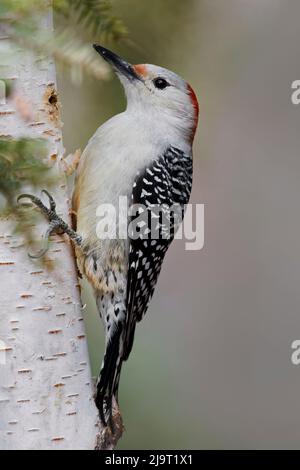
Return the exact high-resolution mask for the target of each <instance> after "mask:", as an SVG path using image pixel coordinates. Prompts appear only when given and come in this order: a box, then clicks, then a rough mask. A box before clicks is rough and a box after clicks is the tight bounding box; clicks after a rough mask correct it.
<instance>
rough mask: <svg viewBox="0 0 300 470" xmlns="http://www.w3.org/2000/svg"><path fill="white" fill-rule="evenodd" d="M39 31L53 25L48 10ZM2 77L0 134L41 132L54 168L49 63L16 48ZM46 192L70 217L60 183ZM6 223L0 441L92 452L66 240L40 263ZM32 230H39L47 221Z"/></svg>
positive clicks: (85, 364)
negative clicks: (8, 89) (7, 87)
mask: <svg viewBox="0 0 300 470" xmlns="http://www.w3.org/2000/svg"><path fill="white" fill-rule="evenodd" d="M41 28H43V29H52V14H51V11H49V13H48V14H46V15H45V17H44V18H43V19H42V21H41ZM2 40H6V39H4V38H2ZM9 75H10V76H9V77H7V78H10V79H13V80H14V82H15V84H16V95H17V99H15V103H17V106H12V104H11V103H7V104H5V105H1V106H0V135H1V136H2V137H3V136H12V137H13V138H18V137H21V136H22V137H40V138H44V139H45V138H46V139H47V140H48V143H49V158H50V159H51V161H54V160H56V161H57V163H56V164H57V166H59V165H58V163H59V160H60V158H61V157H62V154H63V144H62V135H61V126H60V120H59V104H58V101H57V94H56V80H55V66H54V64H53V62H52V60H51V59H50V58H41V57H37V56H34V55H33V54H31V53H24V51H19V54H18V56H17V57H16V58H15V60H14V63H13V66H12V67H11V70H10V71H9ZM30 110H32V116H31V115H30V114H31V111H30ZM24 112H26V115H27V118H29V121H28V122H27V123H26V122H25V121H24V116H23V117H22V116H21V115H22V113H23V114H24ZM61 177H62V179H63V176H62V175H61ZM40 189H43V188H40ZM16 196H17V195H16ZM53 196H54V198H55V200H56V202H57V205H58V212H59V213H60V214H61V215H62V216H63V217H64V219H65V220H66V221H69V219H70V216H69V213H68V212H69V200H68V195H67V187H66V184H65V182H63V183H61V181H60V182H59V185H58V186H57V187H56V188H55V189H54V191H53ZM38 220H41V221H42V220H43V216H42V215H41V216H39V217H38ZM13 226H14V224H13V221H12V220H9V219H6V220H4V219H1V220H0V279H1V284H0V285H1V305H0V448H1V449H94V448H95V447H96V446H97V438H98V437H99V431H100V429H99V423H98V414H97V410H96V407H95V405H94V400H93V384H92V379H91V372H90V365H89V357H88V348H87V341H86V336H85V328H84V322H83V311H82V307H81V302H80V295H79V286H78V280H77V274H76V269H75V263H74V257H73V250H72V247H71V246H70V243H69V242H68V240H67V239H66V238H64V237H59V236H55V237H53V241H52V245H51V250H50V252H49V254H48V262H47V263H46V266H45V265H42V267H41V265H38V264H37V263H36V262H34V261H32V260H31V259H30V258H29V257H28V254H27V251H28V248H26V246H24V244H23V239H22V237H21V236H19V235H15V234H14V233H13ZM36 229H37V230H38V233H39V234H40V236H41V235H42V233H43V231H44V229H45V226H44V224H43V223H42V222H41V224H38V226H37V227H36ZM49 265H51V270H49V269H47V266H48V268H49ZM98 446H99V443H98Z"/></svg>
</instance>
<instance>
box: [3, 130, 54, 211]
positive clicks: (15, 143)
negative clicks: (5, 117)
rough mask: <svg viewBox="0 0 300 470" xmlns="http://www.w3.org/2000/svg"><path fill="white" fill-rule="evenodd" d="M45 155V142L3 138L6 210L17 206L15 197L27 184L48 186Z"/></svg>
mask: <svg viewBox="0 0 300 470" xmlns="http://www.w3.org/2000/svg"><path fill="white" fill-rule="evenodd" d="M46 155H47V148H46V142H45V141H44V140H42V139H25V138H23V139H18V140H11V139H0V193H1V194H2V196H4V198H5V200H6V202H7V207H6V209H7V210H8V209H10V208H12V207H14V201H15V195H16V193H17V192H18V191H19V190H20V189H21V188H22V187H23V186H24V185H28V184H30V186H33V187H38V186H39V187H40V186H43V185H44V186H49V184H50V183H51V177H50V174H49V167H48V165H46V164H45V163H44V161H45V157H46Z"/></svg>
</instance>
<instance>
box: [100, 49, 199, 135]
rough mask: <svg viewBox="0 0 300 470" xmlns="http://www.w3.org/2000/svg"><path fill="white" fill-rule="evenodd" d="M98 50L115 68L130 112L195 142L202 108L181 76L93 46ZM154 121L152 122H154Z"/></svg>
mask: <svg viewBox="0 0 300 470" xmlns="http://www.w3.org/2000/svg"><path fill="white" fill-rule="evenodd" d="M94 48H95V49H96V51H97V52H98V53H99V54H100V55H101V56H102V57H103V58H104V59H105V60H106V61H107V62H109V63H110V64H111V65H112V67H113V68H114V70H115V72H116V73H117V75H118V77H119V79H120V81H121V83H122V84H123V87H124V89H125V93H126V97H127V109H128V110H129V111H130V112H134V113H136V115H137V117H138V118H142V116H141V114H144V115H145V116H146V115H147V116H149V117H151V119H154V120H155V122H157V123H159V125H161V126H163V127H164V125H165V127H166V128H168V127H169V128H174V129H176V130H177V131H178V132H180V133H182V134H183V136H184V137H185V138H186V139H187V140H189V141H190V142H192V141H193V139H194V135H195V132H196V128H197V124H198V114H199V106H198V101H197V97H196V94H195V92H194V91H193V89H192V87H191V86H190V85H189V84H188V83H187V82H186V81H185V80H183V79H182V78H181V77H179V75H177V74H175V73H174V72H171V71H170V70H167V69H164V68H162V67H158V66H157V65H150V64H139V65H131V64H129V63H128V62H126V61H125V60H124V59H122V58H121V57H119V56H118V55H117V54H115V53H114V52H111V51H109V50H108V49H106V48H104V47H102V46H100V45H98V44H94ZM152 122H153V121H152Z"/></svg>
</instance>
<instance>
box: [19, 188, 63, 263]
mask: <svg viewBox="0 0 300 470" xmlns="http://www.w3.org/2000/svg"><path fill="white" fill-rule="evenodd" d="M42 193H43V194H46V196H47V197H48V199H49V208H48V207H47V206H45V204H43V202H42V201H41V199H39V198H38V197H36V196H33V195H32V194H21V195H20V196H19V197H18V199H17V202H18V203H19V202H20V201H21V200H23V199H29V200H30V201H31V202H32V203H33V204H34V205H35V206H36V207H38V208H39V209H40V210H41V211H42V212H43V214H44V215H45V216H46V217H47V219H48V220H49V222H50V224H49V227H48V229H47V231H46V233H45V235H44V236H43V248H42V249H41V250H40V251H39V252H38V253H36V254H31V253H28V256H29V257H30V258H33V259H39V258H42V257H43V256H45V254H46V253H47V252H48V250H49V243H50V242H49V238H50V236H51V235H52V234H53V233H54V232H56V231H57V230H58V229H59V228H61V223H62V221H61V219H60V218H59V216H58V215H57V213H56V203H55V201H54V199H53V197H52V196H51V194H50V193H49V192H48V191H46V189H43V190H42Z"/></svg>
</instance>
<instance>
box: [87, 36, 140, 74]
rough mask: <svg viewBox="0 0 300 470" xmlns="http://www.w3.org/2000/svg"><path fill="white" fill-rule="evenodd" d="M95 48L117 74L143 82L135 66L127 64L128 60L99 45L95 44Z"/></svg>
mask: <svg viewBox="0 0 300 470" xmlns="http://www.w3.org/2000/svg"><path fill="white" fill-rule="evenodd" d="M93 47H94V49H95V50H96V51H97V52H98V54H100V55H101V56H102V57H103V59H104V60H106V61H107V62H108V63H109V64H111V65H112V66H113V67H114V69H115V70H116V71H117V72H119V73H120V74H122V75H124V76H125V77H127V78H128V79H129V80H141V77H140V76H139V75H138V74H137V73H136V72H135V70H134V68H133V66H132V65H131V64H129V63H128V62H126V60H124V59H122V58H121V57H119V56H118V55H117V54H115V53H114V52H112V51H110V50H108V49H106V48H105V47H102V46H100V45H99V44H93Z"/></svg>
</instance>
